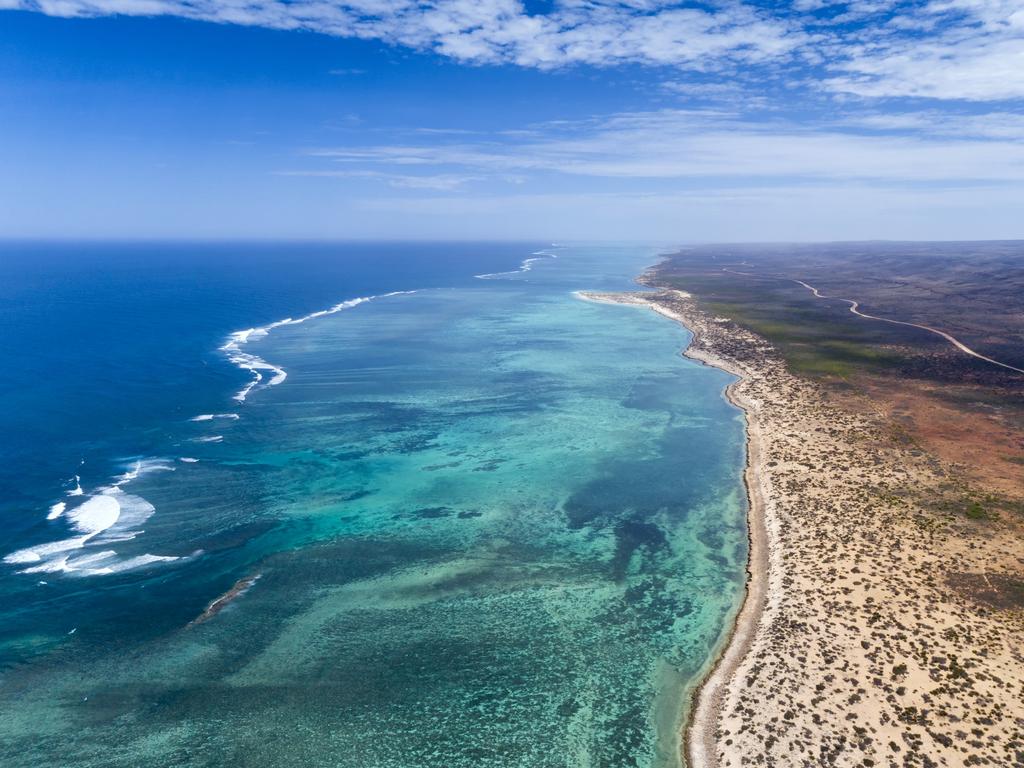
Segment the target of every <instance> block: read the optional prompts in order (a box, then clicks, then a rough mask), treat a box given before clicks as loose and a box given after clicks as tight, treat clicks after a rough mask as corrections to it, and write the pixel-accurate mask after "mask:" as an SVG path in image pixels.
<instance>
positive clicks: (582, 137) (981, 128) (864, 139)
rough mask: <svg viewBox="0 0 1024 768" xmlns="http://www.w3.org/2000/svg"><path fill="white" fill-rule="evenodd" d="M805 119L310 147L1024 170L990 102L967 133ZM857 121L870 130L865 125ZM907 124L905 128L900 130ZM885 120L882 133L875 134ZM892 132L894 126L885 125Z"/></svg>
mask: <svg viewBox="0 0 1024 768" xmlns="http://www.w3.org/2000/svg"><path fill="white" fill-rule="evenodd" d="M902 117H903V120H902V122H900V121H899V120H897V119H896V118H895V117H893V116H876V118H875V120H874V121H872V119H871V118H862V119H857V120H851V121H849V122H848V123H847V124H845V125H843V124H837V125H836V126H835V127H830V128H818V129H811V128H807V127H805V126H803V125H801V124H799V123H796V122H792V121H785V120H774V121H772V122H768V123H765V122H760V123H753V122H748V121H745V120H743V119H741V118H739V117H738V116H736V115H733V114H730V113H728V112H721V111H713V110H706V111H676V110H665V111H660V112H641V113H629V114H620V115H615V116H612V117H610V118H607V119H605V120H601V121H589V122H585V123H579V124H564V123H563V124H559V125H557V126H552V127H550V128H549V130H548V131H547V136H548V137H547V138H541V139H538V138H536V137H534V136H532V135H527V136H525V137H522V138H521V139H516V138H515V137H509V136H507V135H506V136H503V137H502V140H501V141H497V140H492V141H486V140H481V141H474V142H465V141H462V142H448V143H440V144H437V143H431V144H394V145H391V144H385V145H377V146H363V147H337V148H322V149H316V150H312V151H310V152H309V154H310V155H312V156H314V157H320V158H324V159H329V160H334V161H335V162H337V163H342V164H346V165H356V166H371V167H387V168H410V167H422V168H445V169H452V168H454V169H459V170H460V172H467V173H476V174H488V173H489V174H508V173H516V172H519V173H522V172H532V173H535V174H536V173H545V172H546V173H557V174H563V175H569V176H577V177H578V176H589V177H603V178H609V179H648V180H657V179H662V180H670V179H684V180H685V179H702V180H705V181H706V180H708V179H714V178H737V177H740V178H762V179H763V178H773V179H778V178H790V179H803V180H815V179H817V180H821V179H835V180H843V181H853V180H861V181H863V180H873V181H879V182H897V181H898V182H906V181H912V182H921V183H933V182H944V183H955V184H962V183H976V182H979V181H1005V182H1020V180H1021V179H1024V142H1021V141H1020V138H1021V137H1022V136H1024V122H1022V120H1021V119H1019V118H1018V117H1017V116H1016V115H1012V114H1005V113H996V114H995V115H990V116H980V115H979V116H974V117H973V118H967V119H965V122H966V124H967V125H968V127H970V126H972V125H973V126H974V129H973V132H974V136H975V138H969V139H965V138H960V137H959V136H950V135H949V134H948V133H944V132H943V130H942V129H943V127H945V128H946V129H948V130H952V126H953V125H955V121H953V120H947V121H945V123H943V121H941V120H935V123H936V126H935V128H934V129H930V131H929V132H928V133H923V132H922V126H923V125H924V124H926V123H927V121H928V120H929V113H911V114H907V115H904V116H902ZM864 129H868V131H867V132H866V131H865V130H864ZM908 129H909V130H908ZM879 131H885V133H879ZM894 131H895V133H893V132H894Z"/></svg>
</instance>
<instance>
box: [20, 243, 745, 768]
mask: <svg viewBox="0 0 1024 768" xmlns="http://www.w3.org/2000/svg"><path fill="white" fill-rule="evenodd" d="M656 259H657V251H656V250H654V249H651V248H648V247H643V246H586V245H574V246H569V247H566V246H557V247H553V246H551V244H548V243H512V244H509V243H501V244H495V243H461V244H442V243H373V244H356V243H345V244H299V243H274V244H268V243H261V244H249V243H230V244H211V243H178V244H173V245H170V244H144V243H135V244H103V243H95V244H75V245H70V244H43V243H31V244H18V243H6V244H2V245H0V354H2V357H3V359H4V360H5V361H6V362H7V365H6V366H4V367H3V368H2V369H0V435H2V436H3V440H2V441H0V523H2V525H0V595H2V601H0V763H2V764H3V765H5V766H8V765H10V766H21V765H24V766H30V765H31V766H43V765H54V766H58V765H60V766H66V765H75V766H79V765H81V766H92V765H95V766H110V765H117V766H120V765H124V766H130V765H139V764H142V763H143V762H146V763H152V764H158V765H162V766H169V765H182V766H185V765H188V766H192V765H203V766H207V765H209V766H215V765H251V766H264V765H265V766H287V765H296V766H298V765H302V766H310V765H313V766H319V765H324V766H326V765H331V766H353V767H355V766H360V768H362V767H363V766H371V765H372V766H382V767H383V766H389V767H390V766H395V767H398V766H409V767H410V768H412V767H413V766H444V767H445V768H448V767H451V768H455V767H456V766H490V765H494V766H498V765H501V766H510V765H522V766H531V767H532V766H547V765H551V766H555V765H558V766H577V765H578V766H584V765H600V766H633V765H644V766H654V765H658V766H660V765H678V764H679V756H678V734H679V727H680V724H681V721H682V718H683V717H684V715H685V712H684V704H685V693H686V690H687V688H688V686H689V685H691V684H692V682H693V680H694V679H695V677H696V676H698V675H699V674H700V672H701V671H702V669H703V668H704V667H705V666H706V664H707V663H708V661H709V659H710V658H711V656H712V655H713V652H714V649H715V647H716V645H717V643H719V642H720V640H721V638H722V637H723V633H724V631H725V629H726V628H727V626H728V622H729V620H730V617H731V616H732V614H733V612H734V611H735V609H736V607H737V604H738V600H739V599H740V596H741V591H742V583H743V573H744V571H743V566H744V563H745V557H746V550H745V547H746V537H745V529H744V509H745V508H744V503H745V502H744V497H743V490H742V485H741V472H742V465H743V424H742V420H741V418H740V415H739V414H738V412H736V411H735V409H733V408H732V407H731V406H730V405H729V404H728V403H726V402H725V401H724V399H723V398H722V396H721V393H722V390H723V388H724V386H725V385H726V384H727V383H728V381H729V377H728V376H727V375H726V374H724V373H722V372H721V371H717V370H714V369H709V368H705V367H702V366H700V365H697V364H696V363H693V362H692V361H689V360H686V359H684V358H682V357H681V356H680V355H679V352H680V350H681V349H682V348H683V347H684V346H685V343H686V339H687V334H686V331H685V330H684V329H682V328H680V327H679V326H678V325H676V324H674V323H671V322H670V321H667V320H666V319H664V318H661V317H659V316H657V315H655V314H654V313H650V312H648V311H645V310H642V309H637V308H633V307H621V306H608V305H599V304H594V303H589V302H585V301H582V300H580V299H579V298H578V297H576V296H575V295H574V291H576V290H580V289H596V290H623V289H634V288H635V286H634V285H633V284H632V280H633V278H634V277H635V276H636V275H637V274H639V273H640V272H641V271H642V270H643V268H644V267H645V266H647V265H649V264H651V263H653V262H654V261H656Z"/></svg>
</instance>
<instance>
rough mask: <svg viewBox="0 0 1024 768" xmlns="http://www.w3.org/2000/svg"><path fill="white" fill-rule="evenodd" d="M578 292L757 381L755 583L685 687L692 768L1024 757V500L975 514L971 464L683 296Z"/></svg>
mask: <svg viewBox="0 0 1024 768" xmlns="http://www.w3.org/2000/svg"><path fill="white" fill-rule="evenodd" d="M578 295H579V296H580V298H584V299H589V300H593V301H600V302H604V303H617V304H631V305H634V306H642V307H649V308H653V309H654V310H655V311H657V312H658V313H659V314H661V315H663V316H665V317H668V318H670V319H673V320H676V321H678V322H680V323H681V324H682V325H684V326H685V327H686V328H688V329H689V330H690V331H691V332H692V333H693V338H692V339H691V341H690V344H689V345H688V346H687V348H686V350H685V351H684V354H685V355H686V356H687V357H689V358H691V359H694V360H698V361H700V362H702V363H704V364H706V365H711V366H714V367H716V368H721V369H722V370H725V371H728V372H730V373H732V374H733V375H736V376H738V377H739V379H738V380H737V381H734V382H733V383H731V384H730V385H729V387H727V389H726V393H725V396H726V397H728V398H729V400H730V401H731V402H732V403H734V404H735V405H737V406H738V407H740V408H741V409H742V410H743V412H744V414H745V415H746V418H747V440H748V442H747V450H748V453H747V468H746V470H745V471H744V481H745V484H746V486H747V491H748V501H749V504H748V517H747V520H748V536H749V541H750V543H751V549H750V555H749V560H748V574H747V575H748V582H747V592H746V594H745V595H744V598H743V604H742V606H740V608H739V610H738V612H737V614H736V617H735V620H734V623H733V627H732V629H731V631H730V632H729V634H728V635H727V636H725V637H724V639H723V640H722V641H721V647H720V648H717V649H712V652H711V653H709V654H708V656H709V659H708V661H707V666H706V667H705V670H706V671H705V673H704V674H703V676H701V675H699V674H698V675H697V676H695V678H694V679H693V681H692V682H691V684H690V685H691V687H690V689H689V690H688V691H687V694H688V695H687V697H686V699H685V701H686V702H688V703H689V705H690V709H689V711H688V712H687V713H686V715H687V717H686V721H685V723H683V724H681V728H682V742H681V745H680V752H679V756H680V759H682V760H685V761H686V762H687V764H688V766H689V768H742V767H743V766H750V765H820V766H835V768H840V766H853V765H869V766H870V765H874V766H879V768H881V766H885V768H922V767H926V766H953V765H1015V766H1022V768H1024V710H1022V708H1021V699H1020V691H1022V690H1024V592H1022V591H1021V590H1022V589H1024V581H1021V579H1020V576H1019V573H1020V571H1019V568H1020V564H1021V563H1024V537H1021V535H1020V520H1019V518H1017V516H1016V513H1015V510H1014V508H1006V509H1003V510H1002V512H1001V513H1000V512H996V511H995V510H993V511H992V512H991V513H988V512H986V513H985V516H984V517H983V518H981V519H979V517H978V515H972V509H974V507H972V506H971V505H972V504H975V505H976V504H978V501H977V495H976V494H974V493H972V492H971V489H970V488H969V486H965V485H964V484H963V483H962V481H961V479H960V468H958V466H957V465H955V464H946V463H943V462H942V461H940V460H939V459H938V458H937V457H935V456H933V455H931V454H930V453H928V452H927V451H925V450H922V449H921V447H920V446H919V444H917V443H916V442H914V441H907V440H905V439H904V436H903V433H902V432H901V431H900V422H899V421H898V420H895V419H893V418H892V417H891V416H889V415H886V414H885V413H882V412H880V411H879V410H878V409H877V408H875V407H874V403H873V402H872V400H871V397H870V393H860V392H856V391H854V392H849V391H844V392H838V393H837V392H836V391H835V390H833V389H830V388H829V387H828V386H825V385H823V384H821V383H820V382H817V381H814V380H812V379H809V378H804V377H800V376H797V375H795V374H793V373H792V372H791V371H790V370H789V367H788V366H787V363H786V361H785V359H784V358H783V357H782V355H781V354H780V353H779V351H778V350H777V349H775V348H774V347H773V346H772V345H771V344H770V343H769V342H768V341H767V340H766V339H764V338H763V337H761V336H758V335H757V334H755V333H753V332H752V331H750V330H749V329H746V328H744V327H743V326H741V325H739V324H737V323H736V322H735V321H733V320H732V319H731V318H728V317H717V316H714V315H712V314H711V313H710V312H709V311H708V310H706V309H704V308H702V307H701V306H699V305H698V304H697V302H696V301H695V299H694V297H693V296H691V295H690V294H688V293H686V292H684V291H679V290H672V289H667V288H665V289H660V290H655V291H650V292H648V291H644V292H621V293H605V294H601V293H592V294H578ZM982 511H983V512H985V510H984V509H983V510H982ZM759 545H760V546H759ZM723 634H724V629H723ZM715 651H717V654H716V653H715ZM711 657H714V658H711ZM683 706H685V704H684V705H683Z"/></svg>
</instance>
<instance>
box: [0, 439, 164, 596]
mask: <svg viewBox="0 0 1024 768" xmlns="http://www.w3.org/2000/svg"><path fill="white" fill-rule="evenodd" d="M173 470H174V467H173V466H171V465H170V463H169V462H167V461H164V460H163V459H139V460H138V461H136V462H135V463H134V464H133V465H132V466H131V468H129V469H128V470H127V471H125V472H124V473H123V474H120V475H118V476H117V477H115V478H113V482H111V483H110V484H109V485H106V486H102V487H100V488H97V489H96V491H94V492H93V493H91V494H89V495H88V496H86V498H85V500H84V501H83V502H82V503H81V504H78V505H77V506H75V507H71V508H70V509H68V507H67V503H66V502H58V503H57V504H54V505H53V506H52V507H51V508H50V513H49V514H48V515H47V519H48V520H56V519H57V518H59V517H64V518H65V519H66V520H67V523H68V526H69V527H70V528H71V532H73V533H75V534H77V535H74V536H70V537H68V538H64V539H60V540H58V541H51V542H47V543H45V544H37V545H35V546H32V547H26V548H24V549H19V550H18V551H16V552H12V553H10V554H9V555H7V556H6V557H4V559H3V561H4V562H5V563H7V564H8V565H18V566H26V567H24V568H23V569H22V570H21V573H67V574H73V575H76V576H91V575H97V574H107V573H120V572H123V571H126V570H131V569H133V568H138V567H142V566H144V565H150V564H153V563H157V562H168V561H171V560H177V559H178V558H177V557H173V556H169V555H150V554H145V555H138V556H134V557H121V556H120V555H119V554H118V553H117V551H116V550H113V549H104V550H102V551H99V552H95V551H93V552H86V553H83V554H80V555H75V552H76V551H77V550H81V549H84V548H86V547H90V546H93V545H97V544H103V545H105V546H108V547H109V546H110V544H112V543H115V542H119V541H129V540H131V539H134V538H135V537H136V536H138V535H139V534H140V533H142V531H141V529H140V526H141V525H142V524H143V523H145V522H146V520H148V519H149V518H150V517H151V516H152V515H153V513H154V512H155V511H156V510H155V508H154V507H153V505H152V504H150V503H149V502H148V501H146V499H144V498H142V497H141V496H137V495H135V494H131V493H126V492H125V491H124V486H126V485H127V484H129V483H130V482H131V481H132V480H135V479H136V478H138V477H140V476H142V475H144V474H147V473H149V472H159V471H173ZM75 482H76V487H75V489H74V490H73V491H69V492H68V495H69V496H79V495H85V494H84V491H82V487H81V485H80V483H79V480H78V476H77V475H76V477H75Z"/></svg>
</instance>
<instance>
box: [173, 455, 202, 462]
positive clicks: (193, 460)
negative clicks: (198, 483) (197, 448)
mask: <svg viewBox="0 0 1024 768" xmlns="http://www.w3.org/2000/svg"><path fill="white" fill-rule="evenodd" d="M178 461H182V462H184V463H185V464H195V463H196V462H197V461H199V459H193V458H192V457H191V456H182V457H181V458H179V459H178Z"/></svg>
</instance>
